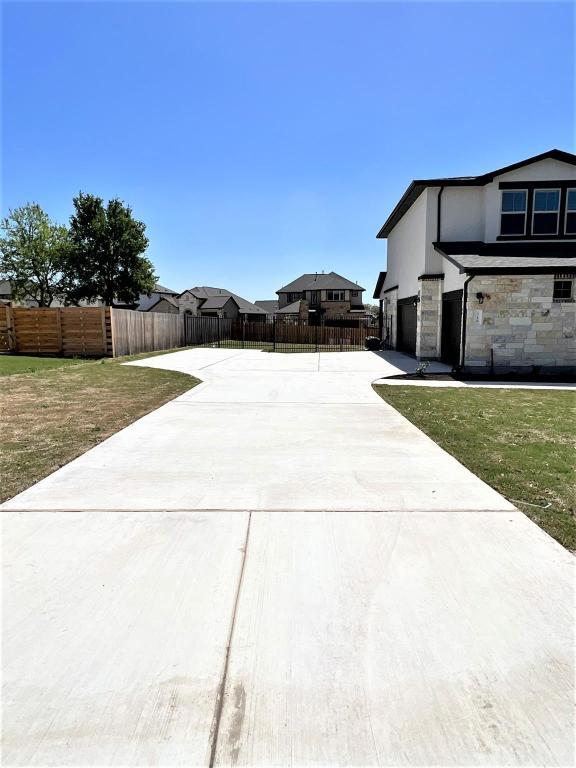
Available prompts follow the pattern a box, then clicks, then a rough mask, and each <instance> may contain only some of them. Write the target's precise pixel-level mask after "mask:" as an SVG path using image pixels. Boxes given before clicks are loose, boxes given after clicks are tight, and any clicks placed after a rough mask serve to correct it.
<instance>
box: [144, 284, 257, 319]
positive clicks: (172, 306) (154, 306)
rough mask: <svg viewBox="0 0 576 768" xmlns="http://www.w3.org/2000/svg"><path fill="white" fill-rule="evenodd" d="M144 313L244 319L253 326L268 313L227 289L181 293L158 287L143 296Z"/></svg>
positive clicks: (203, 287) (205, 287) (203, 288)
mask: <svg viewBox="0 0 576 768" xmlns="http://www.w3.org/2000/svg"><path fill="white" fill-rule="evenodd" d="M138 309H139V310H140V311H142V312H170V313H174V314H176V313H177V312H180V313H182V314H186V315H193V316H194V317H222V318H230V319H237V318H241V319H244V320H248V321H250V322H262V321H265V320H266V311H265V310H264V309H262V308H261V307H258V306H256V305H255V304H252V302H250V301H248V300H247V299H243V298H242V297H241V296H238V295H237V294H235V293H232V291H228V290H226V288H211V287H209V286H196V287H195V288H187V289H186V290H185V291H182V293H177V292H176V291H172V290H170V289H169V288H164V287H163V286H161V285H156V286H155V288H154V291H153V292H152V293H151V294H150V296H141V297H140V303H139V305H138Z"/></svg>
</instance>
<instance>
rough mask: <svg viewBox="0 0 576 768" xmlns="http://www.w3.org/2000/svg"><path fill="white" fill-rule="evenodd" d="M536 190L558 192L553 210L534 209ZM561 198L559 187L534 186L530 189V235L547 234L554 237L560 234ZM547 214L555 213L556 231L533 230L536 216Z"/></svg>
mask: <svg viewBox="0 0 576 768" xmlns="http://www.w3.org/2000/svg"><path fill="white" fill-rule="evenodd" d="M538 192H558V207H557V208H556V210H555V211H537V210H536V195H537V194H538ZM561 199H562V190H561V189H560V187H549V188H546V187H535V188H534V189H533V190H532V221H531V224H530V232H531V234H532V235H542V236H544V235H549V236H551V237H555V236H556V235H558V234H560V200H561ZM549 214H556V231H555V232H535V231H534V224H535V221H536V216H542V215H545V216H546V215H549Z"/></svg>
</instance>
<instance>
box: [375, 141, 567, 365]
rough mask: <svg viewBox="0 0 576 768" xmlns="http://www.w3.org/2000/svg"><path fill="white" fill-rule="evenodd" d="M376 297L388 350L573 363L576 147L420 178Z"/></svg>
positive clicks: (487, 360) (394, 229)
mask: <svg viewBox="0 0 576 768" xmlns="http://www.w3.org/2000/svg"><path fill="white" fill-rule="evenodd" d="M378 237H379V238H385V239H387V241H388V264H387V270H386V272H381V273H380V276H379V279H378V282H377V285H376V290H375V293H374V298H377V299H379V301H380V325H381V330H382V336H383V337H384V338H385V339H386V340H387V342H388V344H389V345H390V346H391V347H392V348H393V349H399V350H402V351H405V352H408V353H410V354H413V355H415V356H416V357H417V358H423V359H441V360H443V361H445V362H447V363H450V364H452V365H454V366H457V367H459V368H465V369H469V370H480V371H481V370H482V369H489V368H491V367H493V368H494V370H512V369H513V370H525V371H526V370H527V369H531V368H532V367H537V368H540V369H542V370H546V369H552V370H561V369H562V370H566V369H569V370H574V367H575V366H576V345H575V331H576V329H575V321H576V304H575V303H574V282H575V276H576V155H573V154H570V153H568V152H562V151H560V150H550V151H549V152H545V153H543V154H541V155H537V156H535V157H531V158H528V159H526V160H522V161H521V162H518V163H515V164H513V165H509V166H506V167H505V168H500V169H498V170H495V171H491V172H490V173H485V174H483V175H481V176H467V177H460V178H440V179H427V180H417V181H413V182H412V183H411V184H410V186H409V187H408V189H407V190H406V192H405V193H404V195H403V196H402V198H401V199H400V201H399V202H398V204H397V205H396V207H395V208H394V210H393V211H392V213H391V214H390V216H389V217H388V219H387V220H386V222H385V224H384V225H383V227H382V228H381V229H380V231H379V233H378Z"/></svg>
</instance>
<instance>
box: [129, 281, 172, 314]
mask: <svg viewBox="0 0 576 768" xmlns="http://www.w3.org/2000/svg"><path fill="white" fill-rule="evenodd" d="M177 296H178V291H173V290H172V289H171V288H166V287H165V286H163V285H160V284H159V283H156V285H155V286H154V290H153V291H152V293H151V294H150V295H149V296H147V295H146V294H145V293H141V294H140V298H139V300H138V305H137V307H136V309H138V310H139V311H140V312H151V311H154V312H172V311H173V307H174V305H175V306H176V308H178V302H176V303H175V304H174V302H175V297H177ZM171 305H172V308H169V307H170V306H171Z"/></svg>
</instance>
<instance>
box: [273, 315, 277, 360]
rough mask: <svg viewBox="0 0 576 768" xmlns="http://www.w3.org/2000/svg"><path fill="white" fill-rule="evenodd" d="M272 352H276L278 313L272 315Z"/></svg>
mask: <svg viewBox="0 0 576 768" xmlns="http://www.w3.org/2000/svg"><path fill="white" fill-rule="evenodd" d="M272 352H276V315H274V316H273V317H272Z"/></svg>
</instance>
